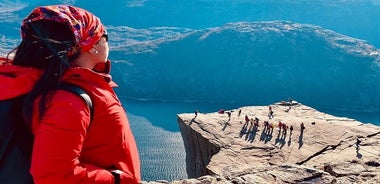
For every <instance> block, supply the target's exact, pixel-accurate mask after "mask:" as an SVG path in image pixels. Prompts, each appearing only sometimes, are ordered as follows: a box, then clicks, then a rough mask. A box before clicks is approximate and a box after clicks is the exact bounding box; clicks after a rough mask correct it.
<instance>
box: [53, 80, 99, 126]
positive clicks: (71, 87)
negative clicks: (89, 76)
mask: <svg viewBox="0 0 380 184" xmlns="http://www.w3.org/2000/svg"><path fill="white" fill-rule="evenodd" d="M58 89H61V90H65V91H68V92H71V93H74V94H76V95H78V96H79V97H81V98H82V100H84V102H86V104H87V106H88V107H89V108H90V115H91V116H90V122H91V121H92V117H93V116H94V106H93V104H92V100H91V97H90V95H88V94H87V93H86V91H84V90H83V89H82V88H81V87H79V86H78V85H75V84H72V83H68V82H61V83H60V84H59V87H58Z"/></svg>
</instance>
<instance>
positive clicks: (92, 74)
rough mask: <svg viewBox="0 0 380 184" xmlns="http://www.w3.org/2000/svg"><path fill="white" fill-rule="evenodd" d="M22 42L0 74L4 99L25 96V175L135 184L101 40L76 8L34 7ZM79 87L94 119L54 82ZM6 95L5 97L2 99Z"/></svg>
mask: <svg viewBox="0 0 380 184" xmlns="http://www.w3.org/2000/svg"><path fill="white" fill-rule="evenodd" d="M21 34H22V42H21V43H20V45H19V46H18V47H17V48H16V49H15V50H14V51H12V52H11V54H10V55H13V57H12V58H9V59H8V60H7V63H6V65H8V66H5V67H2V68H1V73H3V74H4V73H5V74H7V73H8V74H9V75H11V76H12V77H9V78H8V79H7V80H2V81H3V84H2V86H3V87H4V86H6V87H7V90H6V91H8V92H9V94H3V95H2V96H6V95H8V96H12V95H14V96H17V95H21V94H26V93H27V96H26V100H25V104H24V115H25V118H26V119H27V120H28V122H29V123H30V126H31V127H32V130H33V134H34V136H35V139H34V147H33V152H32V163H31V168H30V173H31V174H32V176H33V180H34V182H35V183H36V184H40V183H47V184H51V183H54V184H57V183H64V184H76V183H91V184H94V183H125V184H126V183H139V182H140V161H139V156H138V151H137V147H136V143H135V139H134V137H133V134H132V132H131V129H130V126H129V122H128V118H127V115H126V113H125V111H124V109H123V107H122V106H121V103H120V101H119V99H118V98H117V96H116V94H115V92H114V91H113V89H112V87H115V83H113V82H112V81H111V77H110V75H109V71H110V62H109V60H108V53H109V48H108V43H107V41H108V35H107V33H106V31H105V28H104V26H103V25H102V24H101V22H100V20H99V19H98V18H97V17H96V16H94V15H93V14H91V13H89V12H88V11H86V10H83V9H81V8H77V7H73V6H67V5H55V6H44V7H37V8H35V9H34V10H33V11H32V12H31V14H29V16H27V17H26V18H25V19H24V21H23V22H22V26H21ZM62 81H64V82H69V83H73V84H76V85H78V86H80V87H81V88H83V89H84V90H85V91H86V92H87V93H88V94H89V95H90V97H91V99H92V102H93V106H94V109H93V115H90V114H91V113H90V109H89V107H88V106H87V104H86V103H85V102H84V101H83V100H82V99H81V98H80V97H79V96H78V95H76V94H73V93H70V92H67V91H64V90H58V89H59V85H60V82H62ZM5 93H6V92H5Z"/></svg>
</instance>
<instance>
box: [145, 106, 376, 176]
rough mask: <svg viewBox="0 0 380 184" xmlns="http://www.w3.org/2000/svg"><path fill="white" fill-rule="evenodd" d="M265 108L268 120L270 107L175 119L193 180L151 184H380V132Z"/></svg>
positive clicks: (294, 109) (300, 111)
mask: <svg viewBox="0 0 380 184" xmlns="http://www.w3.org/2000/svg"><path fill="white" fill-rule="evenodd" d="M270 107H271V109H272V111H273V118H269V117H268V113H269V106H249V107H242V108H240V109H233V110H228V111H224V113H221V112H214V113H207V114H203V113H198V115H197V116H195V114H194V113H184V114H179V115H178V124H179V127H180V130H181V133H182V137H183V141H184V144H185V148H186V163H187V173H188V175H189V177H191V178H196V179H184V180H178V181H172V182H167V181H160V182H149V183H152V184H153V183H173V184H177V183H178V184H185V183H186V184H191V183H380V145H379V144H380V127H378V126H375V125H372V124H363V123H361V122H358V121H356V120H353V119H349V118H343V117H335V116H331V115H329V114H325V113H322V112H319V111H317V110H315V109H313V108H311V107H308V106H305V105H302V104H300V103H297V102H293V103H292V104H291V105H290V106H289V104H288V103H283V102H281V103H276V104H271V105H270ZM240 110H241V113H240V115H239V111H240ZM229 113H231V114H230V116H229ZM246 116H247V117H248V120H249V121H246V118H245V117H246ZM255 118H258V126H256V125H255V123H254V122H255V121H254V120H255ZM265 121H268V122H269V125H270V124H272V126H273V130H272V129H271V128H270V126H265V124H264V122H265ZM279 122H282V123H284V124H285V125H286V132H284V126H281V131H280V127H279ZM302 123H303V124H304V127H305V129H304V130H302V129H301V124H302ZM290 127H293V130H292V131H290ZM358 140H359V141H360V143H359V146H358V147H357V143H358V142H357V141H358Z"/></svg>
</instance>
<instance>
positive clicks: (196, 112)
mask: <svg viewBox="0 0 380 184" xmlns="http://www.w3.org/2000/svg"><path fill="white" fill-rule="evenodd" d="M198 112H199V111H198V110H195V112H194V114H195V117H194V119H195V118H196V117H197V116H198Z"/></svg>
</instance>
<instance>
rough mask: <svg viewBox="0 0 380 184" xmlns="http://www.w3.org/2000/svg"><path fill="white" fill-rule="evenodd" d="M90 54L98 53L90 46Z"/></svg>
mask: <svg viewBox="0 0 380 184" xmlns="http://www.w3.org/2000/svg"><path fill="white" fill-rule="evenodd" d="M89 52H90V53H91V54H98V53H99V52H98V51H97V50H95V49H94V48H91V49H90V51H89Z"/></svg>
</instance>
